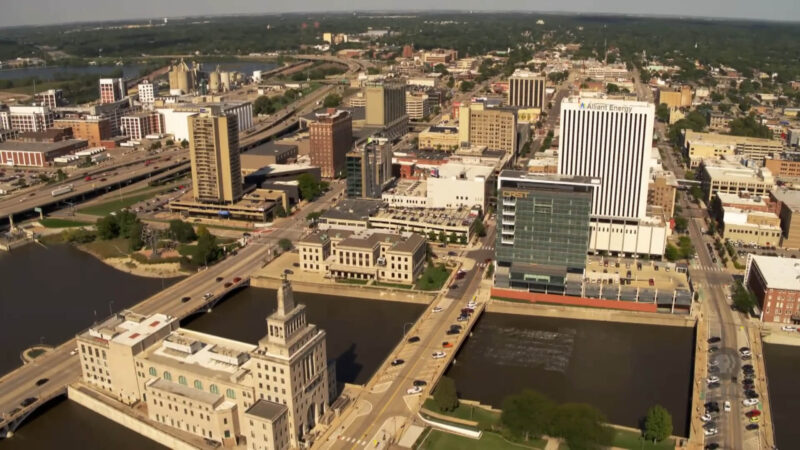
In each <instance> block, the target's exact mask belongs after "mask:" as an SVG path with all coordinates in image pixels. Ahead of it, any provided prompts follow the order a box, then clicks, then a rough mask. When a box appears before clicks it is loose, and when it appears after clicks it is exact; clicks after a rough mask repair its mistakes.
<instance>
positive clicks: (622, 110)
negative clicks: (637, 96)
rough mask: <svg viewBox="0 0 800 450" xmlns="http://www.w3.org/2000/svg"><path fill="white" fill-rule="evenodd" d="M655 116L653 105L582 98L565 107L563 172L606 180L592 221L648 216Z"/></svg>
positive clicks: (560, 162) (595, 200)
mask: <svg viewBox="0 0 800 450" xmlns="http://www.w3.org/2000/svg"><path fill="white" fill-rule="evenodd" d="M654 115H655V107H654V106H653V104H652V103H644V102H632V101H623V100H607V99H581V98H569V99H565V100H564V101H563V102H562V103H561V128H560V135H559V143H558V169H559V173H560V174H563V175H574V176H584V177H592V178H600V179H601V180H602V184H601V186H600V188H599V189H597V190H595V192H594V198H593V201H592V215H593V216H596V217H605V218H621V219H643V218H644V217H645V213H646V210H647V185H648V182H649V170H650V152H651V148H652V145H653V117H654Z"/></svg>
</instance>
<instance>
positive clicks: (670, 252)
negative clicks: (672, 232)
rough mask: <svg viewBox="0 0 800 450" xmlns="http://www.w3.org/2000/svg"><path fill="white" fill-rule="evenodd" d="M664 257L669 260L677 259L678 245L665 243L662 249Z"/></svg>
mask: <svg viewBox="0 0 800 450" xmlns="http://www.w3.org/2000/svg"><path fill="white" fill-rule="evenodd" d="M664 257H665V258H667V259H668V260H669V261H677V260H679V259H680V252H679V251H678V247H675V246H674V245H672V244H667V247H666V248H665V249H664Z"/></svg>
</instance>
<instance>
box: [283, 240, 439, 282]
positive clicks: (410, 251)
mask: <svg viewBox="0 0 800 450" xmlns="http://www.w3.org/2000/svg"><path fill="white" fill-rule="evenodd" d="M297 248H298V252H299V263H300V267H301V268H302V269H303V270H306V271H312V272H318V273H323V274H325V275H326V276H329V277H332V278H344V279H359V280H375V281H385V282H391V283H403V284H413V283H414V282H415V281H416V279H417V277H419V275H420V274H421V273H422V270H423V268H424V265H425V256H426V252H427V240H426V239H425V237H424V236H422V235H419V234H416V233H393V232H386V231H376V230H364V231H358V232H353V231H349V230H328V231H326V232H317V233H312V234H310V235H308V236H306V237H305V238H303V239H302V240H300V242H298V243H297Z"/></svg>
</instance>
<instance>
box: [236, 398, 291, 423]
mask: <svg viewBox="0 0 800 450" xmlns="http://www.w3.org/2000/svg"><path fill="white" fill-rule="evenodd" d="M288 410H289V409H288V408H287V407H286V405H282V404H280V403H275V402H271V401H268V400H264V399H261V400H259V401H257V402H255V403H253V406H251V407H250V408H248V409H247V411H245V414H249V415H251V416H256V417H260V418H262V419H265V420H269V421H270V422H275V421H276V420H278V418H279V417H280V416H282V415H284V414H286V411H288Z"/></svg>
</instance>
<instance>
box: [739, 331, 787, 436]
mask: <svg viewBox="0 0 800 450" xmlns="http://www.w3.org/2000/svg"><path fill="white" fill-rule="evenodd" d="M764 363H765V364H766V366H767V376H768V377H769V385H768V389H769V392H768V394H769V401H770V408H771V411H770V412H771V413H772V421H773V425H774V428H775V446H776V447H777V448H781V449H791V448H797V447H795V445H797V443H798V442H800V429H798V428H796V427H797V424H796V423H795V420H797V418H798V417H800V388H798V387H797V368H798V367H800V347H796V346H792V345H775V344H765V345H764ZM763 394H764V393H762V395H763ZM761 426H764V425H763V424H762V425H761ZM745 433H748V432H747V431H746V432H745Z"/></svg>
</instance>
